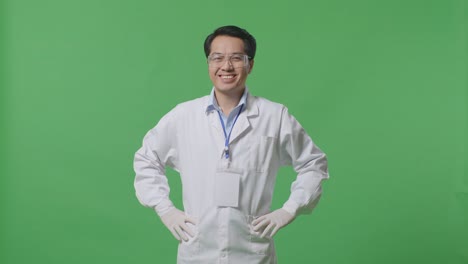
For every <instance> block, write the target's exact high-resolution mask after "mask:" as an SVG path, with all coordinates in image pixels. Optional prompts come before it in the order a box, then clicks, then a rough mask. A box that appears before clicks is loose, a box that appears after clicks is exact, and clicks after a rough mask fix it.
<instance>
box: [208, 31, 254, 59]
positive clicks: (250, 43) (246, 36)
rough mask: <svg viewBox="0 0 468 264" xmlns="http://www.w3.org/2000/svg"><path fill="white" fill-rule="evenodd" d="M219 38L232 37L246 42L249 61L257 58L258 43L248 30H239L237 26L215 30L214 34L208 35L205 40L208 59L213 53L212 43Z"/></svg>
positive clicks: (245, 50)
mask: <svg viewBox="0 0 468 264" xmlns="http://www.w3.org/2000/svg"><path fill="white" fill-rule="evenodd" d="M217 36H230V37H235V38H240V39H242V41H243V42H244V52H245V53H246V54H247V56H249V59H253V58H254V57H255V51H256V50H257V43H256V41H255V38H254V37H253V36H252V35H250V33H249V32H247V30H245V29H243V28H239V27H236V26H224V27H220V28H217V29H215V31H213V33H211V34H210V35H208V37H206V39H205V43H204V45H203V46H204V48H205V55H206V57H208V56H209V55H210V52H211V42H213V39H215V38H216V37H217Z"/></svg>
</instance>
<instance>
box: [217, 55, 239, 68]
mask: <svg viewBox="0 0 468 264" xmlns="http://www.w3.org/2000/svg"><path fill="white" fill-rule="evenodd" d="M226 61H229V63H228V65H229V66H232V67H234V68H242V67H244V66H245V65H247V63H248V58H247V55H244V54H233V55H231V56H225V55H222V54H213V55H210V56H208V65H209V66H210V67H216V68H219V67H222V66H224V65H225V64H226Z"/></svg>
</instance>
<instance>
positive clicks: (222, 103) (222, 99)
mask: <svg viewBox="0 0 468 264" xmlns="http://www.w3.org/2000/svg"><path fill="white" fill-rule="evenodd" d="M243 94H244V89H243V90H242V91H240V93H233V94H225V93H222V92H216V91H215V98H216V101H217V102H218V105H219V107H221V110H222V111H223V113H224V114H225V115H226V116H228V115H229V113H231V111H232V109H234V107H236V106H237V105H238V104H239V101H240V99H241V97H242V95H243Z"/></svg>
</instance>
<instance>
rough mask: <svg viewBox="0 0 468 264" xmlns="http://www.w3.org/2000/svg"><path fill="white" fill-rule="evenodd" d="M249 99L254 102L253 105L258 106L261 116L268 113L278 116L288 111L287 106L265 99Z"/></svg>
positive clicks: (256, 97)
mask: <svg viewBox="0 0 468 264" xmlns="http://www.w3.org/2000/svg"><path fill="white" fill-rule="evenodd" d="M249 99H250V100H251V101H252V104H253V105H256V106H257V107H258V109H259V112H260V114H261V115H264V114H268V113H270V114H274V115H276V114H278V113H282V112H283V111H287V108H286V106H285V105H283V104H281V103H277V102H274V101H271V100H269V99H266V98H264V97H260V96H250V98H249Z"/></svg>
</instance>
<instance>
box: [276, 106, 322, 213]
mask: <svg viewBox="0 0 468 264" xmlns="http://www.w3.org/2000/svg"><path fill="white" fill-rule="evenodd" d="M279 135H280V136H279V140H280V160H281V163H282V165H292V167H293V169H294V170H295V171H296V172H297V178H296V180H295V181H294V182H293V183H292V185H291V194H290V196H289V199H288V201H286V203H285V204H284V205H283V209H284V210H286V211H287V212H289V213H291V214H292V215H294V216H296V215H299V214H308V213H311V212H312V210H313V209H314V207H315V205H316V204H317V203H318V201H319V199H320V195H321V193H322V186H321V184H322V181H323V180H326V179H328V177H329V176H328V166H327V158H326V156H325V154H324V153H323V152H322V151H321V150H320V149H319V148H318V147H317V146H316V145H315V144H314V143H313V142H312V139H311V138H310V137H309V135H308V134H307V133H306V132H305V130H304V129H303V128H302V126H301V125H300V124H299V122H298V121H297V120H296V119H295V118H294V117H293V116H292V115H290V114H289V113H288V110H287V108H286V107H284V108H283V110H282V113H281V128H280V132H279Z"/></svg>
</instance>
